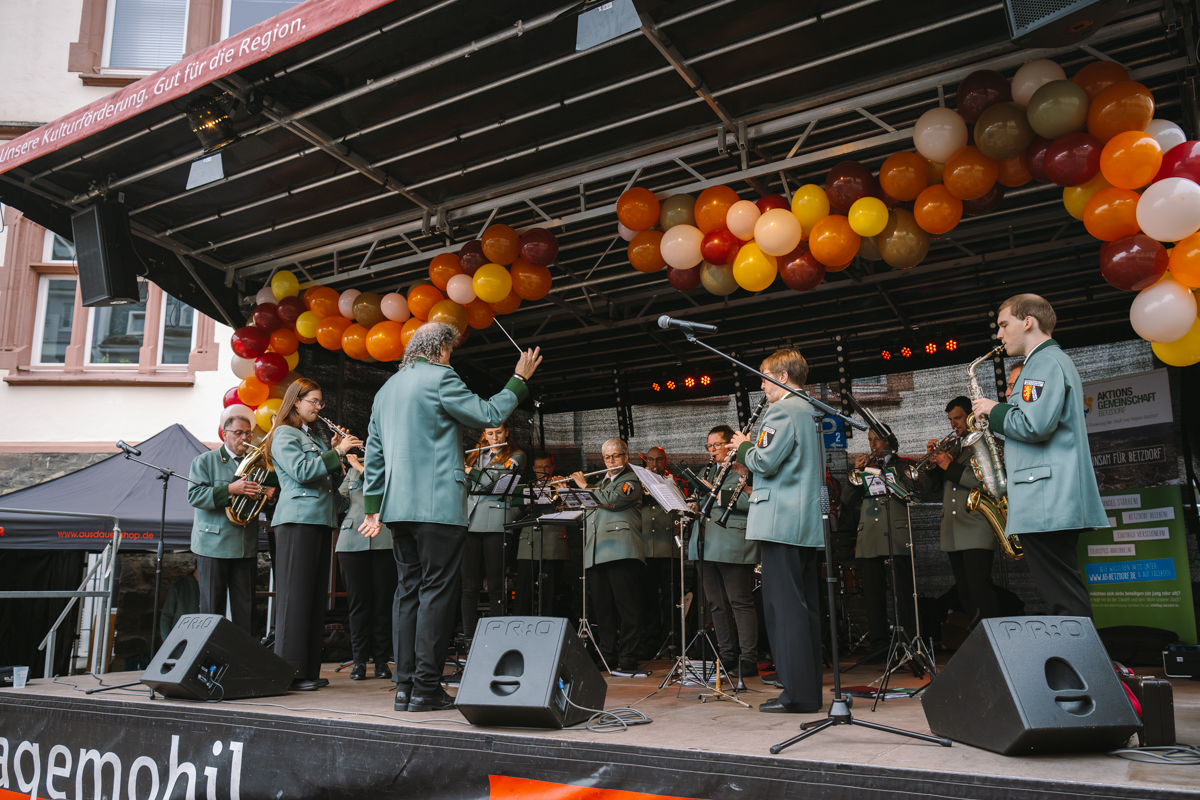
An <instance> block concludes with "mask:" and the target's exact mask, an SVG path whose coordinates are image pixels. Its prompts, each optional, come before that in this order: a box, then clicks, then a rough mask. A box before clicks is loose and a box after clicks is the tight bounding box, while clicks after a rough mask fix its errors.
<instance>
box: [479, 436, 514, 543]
mask: <svg viewBox="0 0 1200 800" xmlns="http://www.w3.org/2000/svg"><path fill="white" fill-rule="evenodd" d="M480 455H481V456H482V455H484V454H483V453H480ZM476 463H478V462H476ZM523 469H525V453H524V452H522V451H521V450H517V451H516V452H514V453H513V454H512V455H511V456H509V457H508V458H507V459H505V461H504V463H502V464H489V465H488V466H487V467H486V468H485V469H482V470H480V469H473V470H471V472H470V474H469V475H467V478H468V480H469V481H470V482H469V483H468V491H470V492H475V491H479V490H489V489H491V488H492V486H494V485H495V484H496V482H497V481H499V480H500V479H501V478H503V477H504V476H505V475H518V476H519V475H520V474H521V471H522V470H523ZM510 489H511V487H510ZM516 491H520V490H519V489H518V490H516ZM516 518H517V512H516V510H515V509H514V508H513V507H512V494H509V495H508V496H507V497H502V496H501V495H497V494H468V495H467V530H469V531H475V532H477V533H503V531H504V526H505V525H507V524H508V523H510V522H512V521H513V520H514V519H516Z"/></svg>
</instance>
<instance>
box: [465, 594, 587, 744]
mask: <svg viewBox="0 0 1200 800" xmlns="http://www.w3.org/2000/svg"><path fill="white" fill-rule="evenodd" d="M607 693H608V684H607V683H605V681H604V676H602V675H601V674H600V670H598V669H597V668H596V665H595V664H594V663H592V659H591V658H590V657H589V656H588V654H587V652H586V651H585V650H584V649H583V645H582V644H581V643H580V641H579V637H578V635H576V633H575V630H574V629H573V628H572V627H571V626H570V624H569V623H568V622H567V620H565V619H560V618H558V617H485V618H483V619H481V620H479V624H478V625H477V626H476V628H475V638H474V639H473V640H472V642H471V653H470V655H468V656H467V665H466V667H464V668H463V676H462V682H461V683H460V684H459V687H458V694H457V695H455V698H454V706H455V708H457V709H458V710H459V711H461V712H462V715H463V716H464V717H466V718H467V721H468V722H470V723H471V724H472V725H492V726H497V727H505V728H565V727H568V726H570V725H577V724H579V723H580V722H583V721H584V720H586V719H587V718H588V717H590V716H591V715H592V712H590V711H582V710H580V709H578V708H575V707H574V706H572V705H571V704H570V703H568V702H567V699H568V698H570V700H571V702H572V703H575V705H577V706H583V707H584V708H593V709H602V708H604V696H605V694H607Z"/></svg>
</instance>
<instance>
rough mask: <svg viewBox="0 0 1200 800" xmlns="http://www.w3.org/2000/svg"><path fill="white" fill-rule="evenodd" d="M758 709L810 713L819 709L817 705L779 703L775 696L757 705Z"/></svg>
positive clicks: (769, 712)
mask: <svg viewBox="0 0 1200 800" xmlns="http://www.w3.org/2000/svg"><path fill="white" fill-rule="evenodd" d="M758 710H759V711H766V712H767V713H768V714H812V713H815V712H817V711H820V710H821V707H820V706H819V705H818V706H817V707H816V708H813V707H812V706H806V705H804V704H803V703H781V702H779V698H778V697H776V698H774V699H772V700H768V701H767V702H765V703H763V704H762V705H760V706H759V707H758Z"/></svg>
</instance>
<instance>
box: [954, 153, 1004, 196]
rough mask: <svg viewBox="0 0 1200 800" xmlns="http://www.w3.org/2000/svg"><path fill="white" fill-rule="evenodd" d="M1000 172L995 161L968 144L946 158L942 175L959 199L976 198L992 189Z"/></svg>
mask: <svg viewBox="0 0 1200 800" xmlns="http://www.w3.org/2000/svg"><path fill="white" fill-rule="evenodd" d="M999 174H1000V170H999V167H998V165H997V164H996V162H995V161H993V160H992V159H990V158H988V157H987V156H985V155H984V154H983V153H981V152H979V148H977V147H974V146H972V145H968V146H966V147H964V148H962V149H961V150H959V151H958V152H956V153H955V154H954V155H952V156H950V158H948V159H946V168H945V170H944V172H943V173H942V176H943V179H944V183H945V184H946V189H947V190H949V192H950V194H952V195H954V196H955V197H957V198H958V199H959V200H976V199H978V198H980V197H983V196H984V195H985V194H987V193H988V192H990V191H991V190H992V187H993V186H995V185H996V178H997V177H998V175H999Z"/></svg>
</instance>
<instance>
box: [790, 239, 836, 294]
mask: <svg viewBox="0 0 1200 800" xmlns="http://www.w3.org/2000/svg"><path fill="white" fill-rule="evenodd" d="M779 277H781V278H783V282H784V283H786V284H787V285H788V288H790V289H795V290H796V291H797V292H809V291H812V290H813V289H815V288H817V287H818V286H820V285H821V281H823V280H825V265H824V264H822V263H821V262H820V261H817V259H815V258H813V254H812V251H810V250H809V249H808V242H801V243H800V244H799V245H797V246H796V249H795V250H793V251H792V252H790V253H788V254H787V255H783V256H779Z"/></svg>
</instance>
